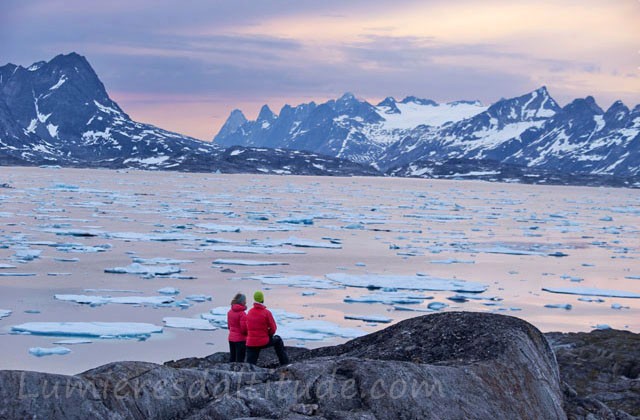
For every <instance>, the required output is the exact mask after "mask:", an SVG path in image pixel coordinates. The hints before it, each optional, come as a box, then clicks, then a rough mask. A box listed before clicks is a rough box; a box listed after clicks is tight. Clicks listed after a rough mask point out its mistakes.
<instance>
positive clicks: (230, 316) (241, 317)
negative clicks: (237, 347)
mask: <svg viewBox="0 0 640 420" xmlns="http://www.w3.org/2000/svg"><path fill="white" fill-rule="evenodd" d="M246 309H247V307H246V306H244V305H240V304H239V303H234V304H233V305H231V309H230V310H229V312H227V325H228V326H229V341H232V342H234V343H237V342H238V341H247V314H245V313H244V311H245V310H246Z"/></svg>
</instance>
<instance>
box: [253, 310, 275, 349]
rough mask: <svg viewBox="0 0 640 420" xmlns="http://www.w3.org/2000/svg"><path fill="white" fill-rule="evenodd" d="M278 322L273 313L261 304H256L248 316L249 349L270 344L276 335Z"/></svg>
mask: <svg viewBox="0 0 640 420" xmlns="http://www.w3.org/2000/svg"><path fill="white" fill-rule="evenodd" d="M276 329H277V327H276V321H275V320H274V319H273V315H272V314H271V311H269V310H268V309H267V307H266V306H264V305H263V304H261V303H257V302H254V304H253V308H251V309H250V310H249V313H248V314H247V347H261V346H265V345H267V344H268V343H269V337H271V336H272V335H274V334H275V333H276Z"/></svg>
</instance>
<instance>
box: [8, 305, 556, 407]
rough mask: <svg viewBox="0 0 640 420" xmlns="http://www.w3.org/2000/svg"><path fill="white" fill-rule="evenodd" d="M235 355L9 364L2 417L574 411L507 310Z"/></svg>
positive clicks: (543, 343)
mask: <svg viewBox="0 0 640 420" xmlns="http://www.w3.org/2000/svg"><path fill="white" fill-rule="evenodd" d="M224 356H225V355H224V353H218V354H215V355H212V356H210V357H208V358H204V359H184V360H180V361H175V362H169V363H167V364H165V365H157V364H153V363H144V362H119V363H111V364H108V365H105V366H102V367H99V368H97V369H93V370H90V371H88V372H85V373H82V374H80V375H76V376H63V375H52V374H43V373H37V372H20V371H0V399H1V401H2V405H1V406H0V418H48V419H55V418H65V419H75V418H77V419H86V418H90V417H95V418H108V419H120V418H127V419H129V418H134V419H145V418H167V419H168V418H190V419H205V418H206V419H209V418H213V419H227V418H242V417H262V418H287V419H303V418H308V417H315V418H331V419H387V418H395V419H416V418H434V419H445V418H468V419H469V418H470V419H486V418H545V419H556V418H559V419H563V418H566V417H565V413H564V411H563V408H562V404H563V396H562V391H561V387H560V377H559V373H558V367H557V364H556V361H555V357H554V354H553V352H552V350H551V348H550V347H549V344H548V342H547V340H546V339H545V337H544V336H543V335H542V334H541V333H540V332H539V331H538V330H537V329H536V328H534V327H533V326H531V325H530V324H528V323H526V322H525V321H522V320H520V319H517V318H512V317H507V316H501V315H495V314H486V313H470V312H449V313H441V314H434V315H428V316H422V317H418V318H413V319H410V320H406V321H403V322H400V323H398V324H396V325H393V326H391V327H389V328H387V329H385V330H382V331H379V332H376V333H373V334H370V335H367V336H364V337H361V338H358V339H355V340H352V341H350V342H348V343H346V344H343V345H339V346H334V347H326V348H321V349H316V350H304V349H299V350H296V351H292V352H291V359H292V360H293V362H292V364H290V365H288V366H286V367H279V368H275V369H273V368H269V367H266V366H271V365H272V364H273V360H272V359H271V358H270V357H268V356H269V354H268V353H267V352H265V357H264V358H263V360H262V361H263V363H264V365H263V366H255V367H254V366H248V365H245V364H230V363H226V362H225V360H224ZM261 357H262V356H261Z"/></svg>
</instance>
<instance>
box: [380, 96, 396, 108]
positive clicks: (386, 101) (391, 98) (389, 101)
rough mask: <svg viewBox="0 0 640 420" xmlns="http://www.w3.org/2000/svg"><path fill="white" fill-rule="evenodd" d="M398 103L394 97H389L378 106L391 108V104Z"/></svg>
mask: <svg viewBox="0 0 640 420" xmlns="http://www.w3.org/2000/svg"><path fill="white" fill-rule="evenodd" d="M397 103H398V101H396V98H394V97H393V96H387V97H386V98H384V99H383V100H382V101H380V102H379V103H378V105H376V106H389V105H391V104H397Z"/></svg>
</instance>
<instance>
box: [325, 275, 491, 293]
mask: <svg viewBox="0 0 640 420" xmlns="http://www.w3.org/2000/svg"><path fill="white" fill-rule="evenodd" d="M326 277H327V279H329V280H331V281H333V282H336V283H340V284H344V285H345V286H351V287H366V288H384V287H394V288H396V289H407V290H441V291H452V292H471V293H480V292H484V291H485V290H487V288H488V286H486V285H484V284H480V283H475V282H470V281H465V280H457V279H441V278H436V277H430V276H426V275H425V276H394V275H390V274H386V275H382V274H368V275H352V274H345V273H330V274H326Z"/></svg>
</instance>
